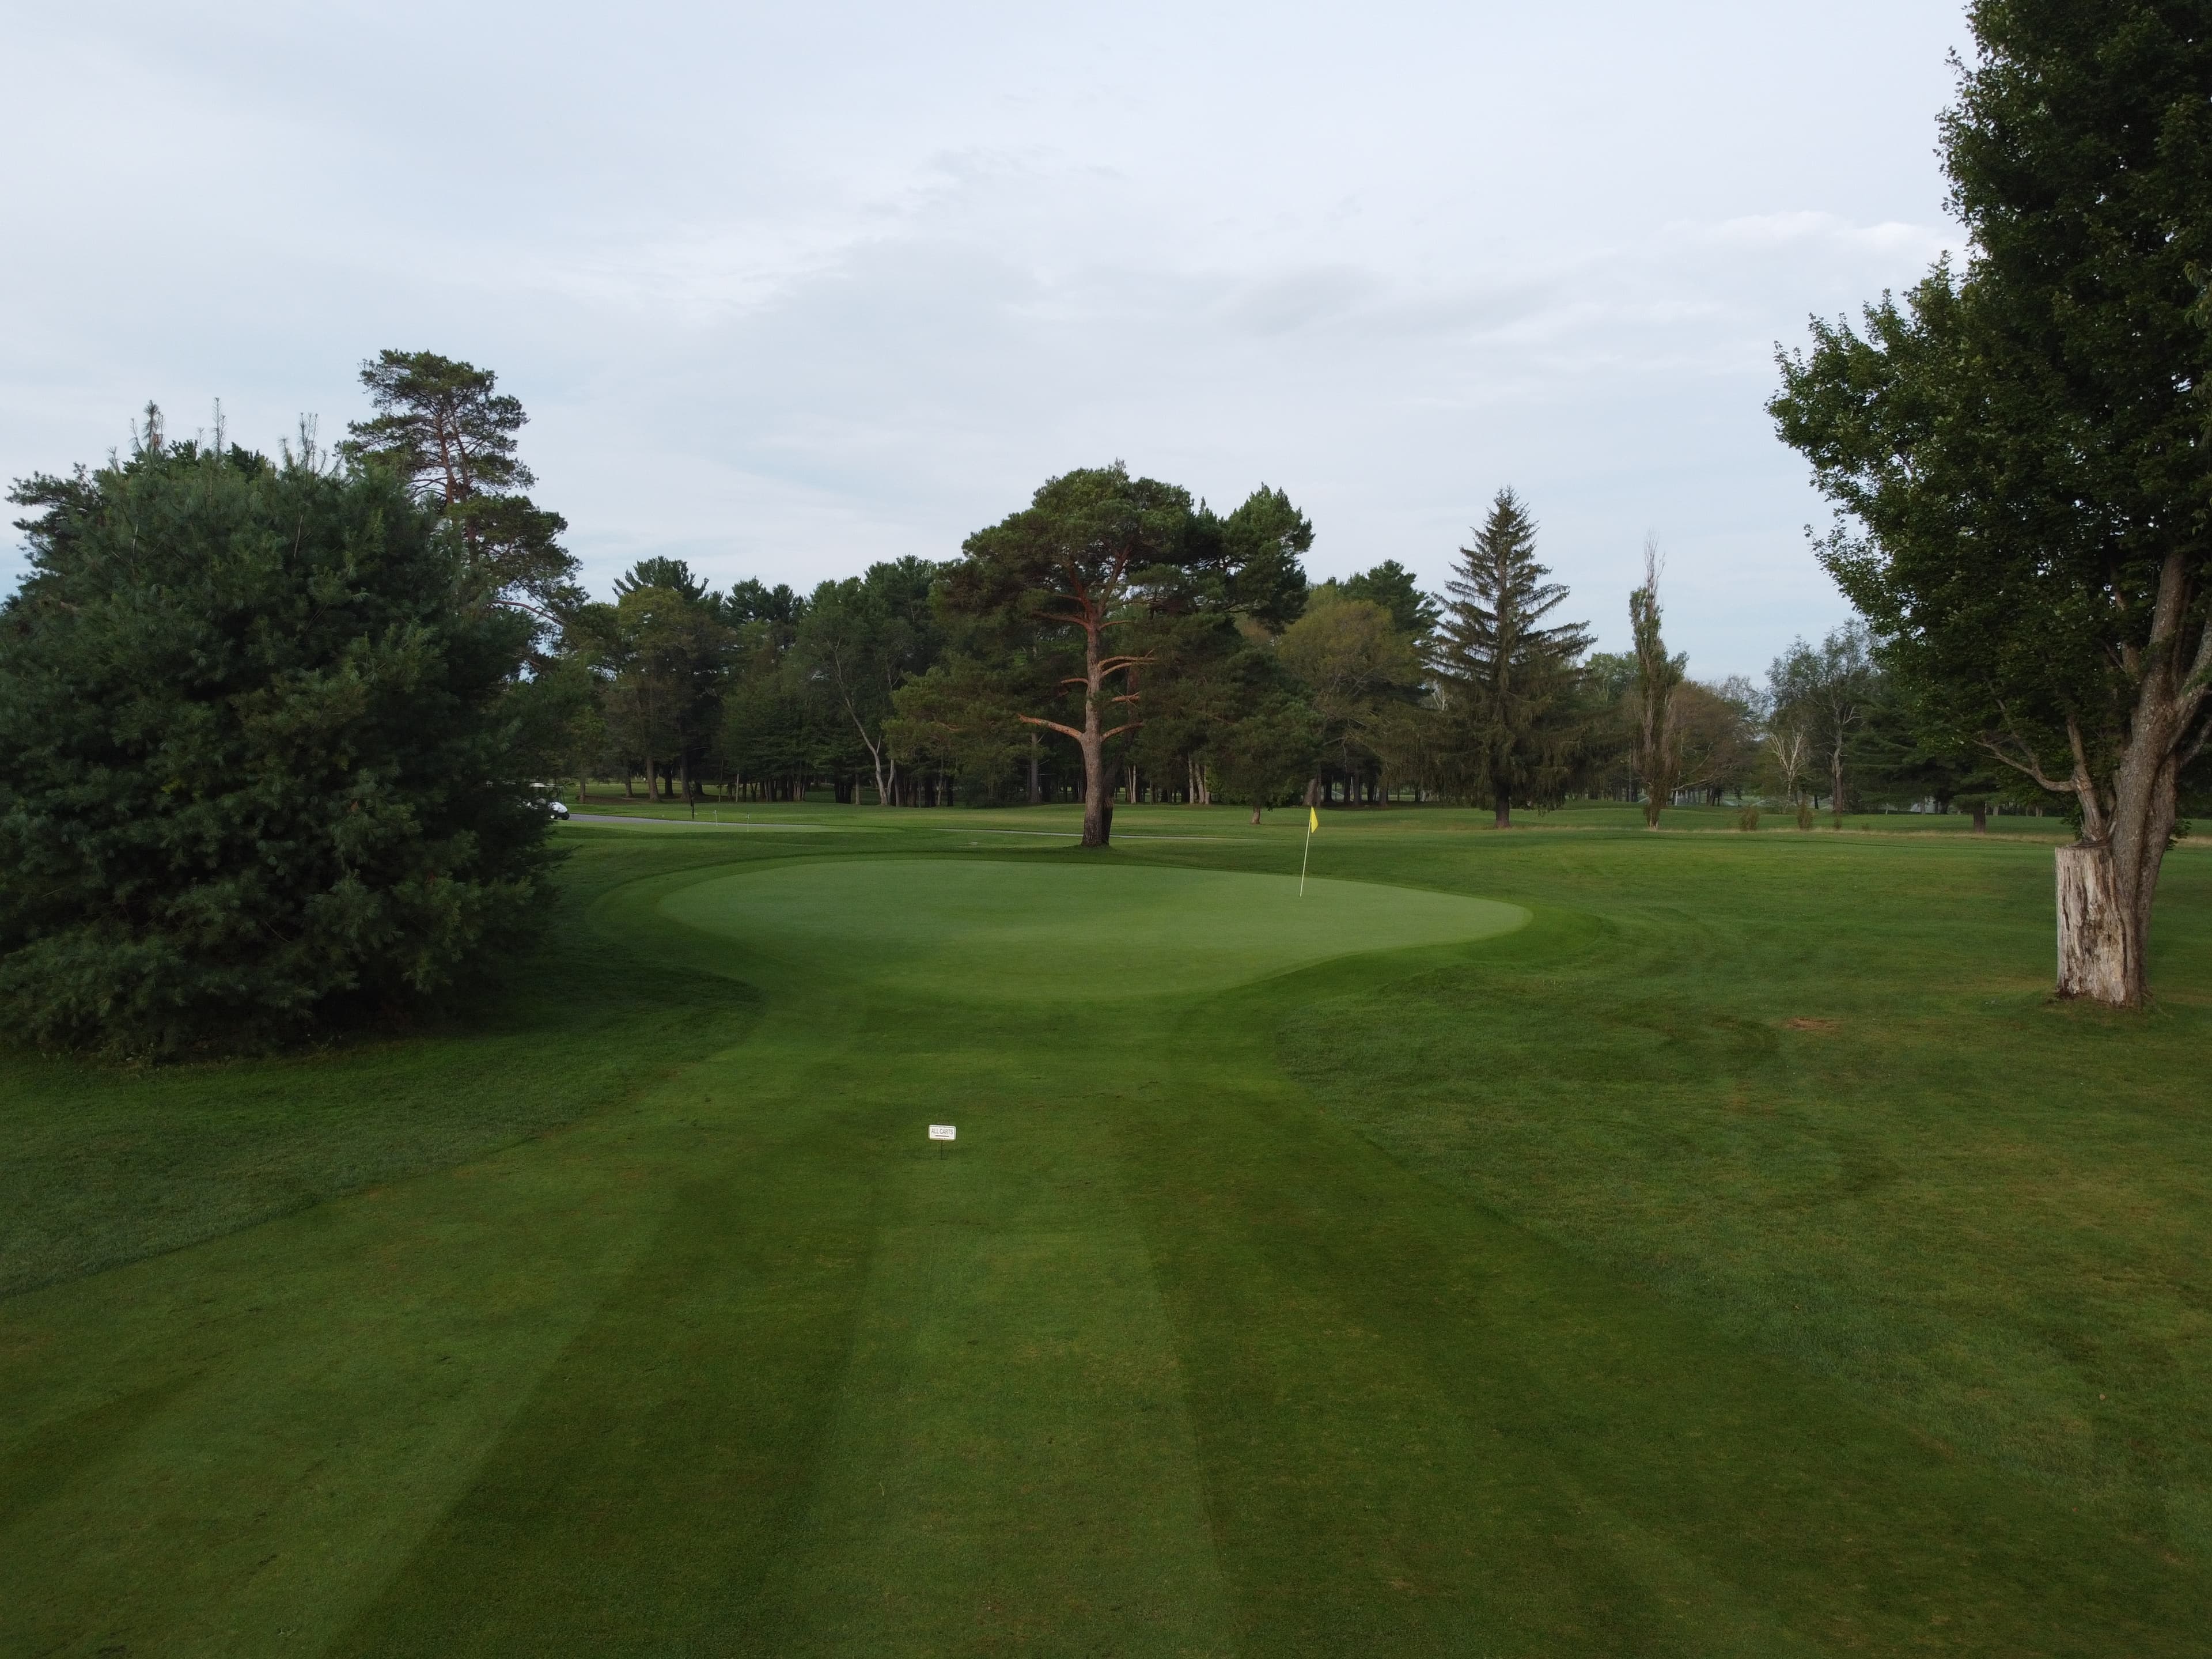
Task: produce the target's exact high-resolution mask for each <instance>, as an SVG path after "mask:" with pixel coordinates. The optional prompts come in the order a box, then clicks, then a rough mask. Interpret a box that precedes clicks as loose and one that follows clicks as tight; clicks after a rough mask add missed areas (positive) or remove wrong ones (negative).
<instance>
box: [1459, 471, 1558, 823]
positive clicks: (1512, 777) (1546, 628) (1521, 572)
mask: <svg viewBox="0 0 2212 1659" xmlns="http://www.w3.org/2000/svg"><path fill="white" fill-rule="evenodd" d="M1459 552H1460V560H1459V563H1458V565H1457V566H1456V567H1455V574H1454V576H1453V579H1452V580H1451V581H1450V582H1449V583H1448V584H1446V586H1445V590H1444V591H1445V593H1446V596H1447V598H1446V603H1445V606H1444V615H1443V625H1442V627H1441V628H1440V629H1438V630H1437V636H1436V645H1435V656H1434V667H1435V670H1436V677H1437V694H1438V696H1437V700H1438V702H1439V703H1440V704H1441V705H1442V713H1443V732H1442V735H1441V738H1440V742H1439V748H1440V750H1441V753H1440V755H1439V757H1438V758H1439V761H1440V763H1441V764H1440V766H1439V768H1438V769H1439V771H1440V773H1441V774H1442V775H1443V777H1444V779H1445V780H1446V781H1447V783H1448V786H1449V787H1450V788H1451V789H1452V791H1453V793H1457V794H1459V795H1460V796H1462V799H1487V800H1488V801H1489V802H1490V803H1491V805H1492V809H1493V810H1494V811H1495V812H1496V814H1497V823H1498V828H1499V829H1506V828H1509V827H1510V825H1511V823H1512V821H1513V802H1514V800H1515V799H1516V798H1518V799H1524V800H1527V799H1535V800H1548V799H1554V798H1555V797H1556V796H1557V795H1558V794H1559V792H1560V790H1561V789H1562V788H1563V787H1565V782H1566V779H1567V776H1568V775H1569V774H1570V773H1571V770H1572V769H1573V767H1574V763H1575V761H1576V759H1577V757H1578V755H1579V752H1580V750H1581V747H1582V738H1583V730H1584V727H1585V725H1586V723H1587V722H1586V720H1585V718H1584V715H1583V709H1582V699H1581V698H1580V696H1578V692H1579V690H1580V688H1581V684H1582V659H1583V653H1585V652H1587V651H1588V650H1589V647H1590V634H1589V629H1588V627H1587V626H1585V625H1584V624H1583V623H1551V624H1547V623H1546V622H1545V620H1544V619H1545V618H1546V617H1548V616H1550V615H1551V613H1552V612H1553V611H1555V610H1557V609H1558V608H1559V605H1560V604H1561V603H1562V602H1563V601H1564V600H1565V599H1566V597H1567V590H1566V588H1565V586H1562V585H1561V584H1559V583H1557V582H1549V581H1547V580H1545V578H1546V577H1547V576H1549V575H1550V574H1551V572H1550V570H1549V569H1547V568H1546V567H1545V566H1543V565H1541V564H1539V563H1538V562H1536V526H1535V521H1534V520H1532V519H1530V518H1529V516H1528V509H1527V508H1526V507H1523V506H1522V504H1521V500H1520V498H1519V497H1518V496H1516V495H1515V494H1514V493H1513V492H1512V491H1511V490H1510V489H1501V490H1499V491H1498V499H1497V501H1495V502H1494V503H1492V507H1491V509H1490V517H1489V519H1488V520H1486V521H1485V523H1484V524H1483V526H1482V528H1481V529H1480V530H1479V531H1477V532H1475V538H1474V546H1472V547H1462V549H1460V550H1459Z"/></svg>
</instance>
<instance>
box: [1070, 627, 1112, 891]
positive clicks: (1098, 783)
mask: <svg viewBox="0 0 2212 1659" xmlns="http://www.w3.org/2000/svg"><path fill="white" fill-rule="evenodd" d="M1105 696H1106V676H1105V673H1104V671H1103V670H1102V669H1101V668H1100V666H1099V655H1098V630H1097V629H1095V628H1094V629H1089V630H1087V631H1086V632H1085V635H1084V640H1083V735H1082V737H1081V738H1079V742H1080V743H1081V744H1082V746H1083V844H1084V845H1085V847H1103V846H1105V845H1106V844H1107V843H1108V842H1109V841H1110V840H1111V839H1112V837H1113V834H1114V803H1113V800H1112V799H1111V797H1112V793H1113V792H1112V791H1111V790H1110V789H1109V788H1108V787H1107V786H1106V740H1105V738H1103V736H1101V735H1100V732H1099V723H1098V705H1099V704H1100V703H1101V702H1103V701H1104V700H1105Z"/></svg>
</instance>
